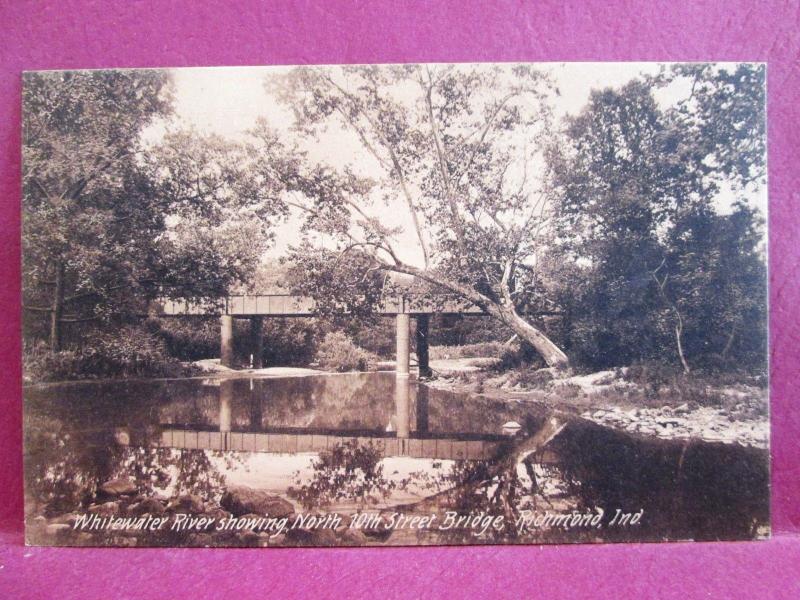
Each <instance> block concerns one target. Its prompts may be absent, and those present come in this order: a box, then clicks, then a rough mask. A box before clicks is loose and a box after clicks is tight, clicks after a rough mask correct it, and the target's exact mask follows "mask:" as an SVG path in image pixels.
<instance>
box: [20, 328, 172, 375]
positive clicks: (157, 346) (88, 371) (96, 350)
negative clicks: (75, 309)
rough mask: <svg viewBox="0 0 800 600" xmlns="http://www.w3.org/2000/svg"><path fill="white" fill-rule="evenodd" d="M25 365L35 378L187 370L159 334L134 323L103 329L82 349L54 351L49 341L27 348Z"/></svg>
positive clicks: (162, 372)
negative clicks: (114, 330)
mask: <svg viewBox="0 0 800 600" xmlns="http://www.w3.org/2000/svg"><path fill="white" fill-rule="evenodd" d="M23 368H24V373H25V377H26V379H28V380H31V381H59V380H69V379H91V378H98V377H145V376H147V377H171V376H178V375H181V374H182V373H183V367H182V366H181V364H180V362H178V361H177V360H175V359H174V358H171V357H169V356H168V354H167V352H166V348H165V346H164V343H163V342H162V341H161V340H160V339H159V338H158V337H156V336H154V335H153V334H151V333H149V332H147V331H144V330H143V329H141V328H137V327H133V326H127V327H123V328H122V329H121V330H120V331H119V332H118V333H115V334H111V333H100V334H98V335H97V336H96V337H94V339H93V340H92V341H91V344H90V345H85V346H83V347H81V348H78V349H70V350H64V351H61V352H56V353H52V352H50V351H49V350H48V349H47V346H46V345H45V344H39V345H36V346H34V347H32V348H30V349H28V348H26V349H25V352H24V358H23Z"/></svg>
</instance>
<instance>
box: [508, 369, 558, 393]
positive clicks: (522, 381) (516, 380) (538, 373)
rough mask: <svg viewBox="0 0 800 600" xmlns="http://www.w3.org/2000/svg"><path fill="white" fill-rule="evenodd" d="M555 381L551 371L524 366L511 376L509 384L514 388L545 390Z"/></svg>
mask: <svg viewBox="0 0 800 600" xmlns="http://www.w3.org/2000/svg"><path fill="white" fill-rule="evenodd" d="M553 379H554V375H553V372H552V371H551V370H550V369H540V368H538V366H524V367H520V368H518V369H516V370H515V371H513V372H512V373H511V374H510V375H509V377H508V383H509V384H510V385H512V386H514V385H521V386H522V387H523V388H544V387H547V384H549V383H550V382H551V381H553Z"/></svg>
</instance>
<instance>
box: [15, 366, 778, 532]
mask: <svg viewBox="0 0 800 600" xmlns="http://www.w3.org/2000/svg"><path fill="white" fill-rule="evenodd" d="M24 395H25V415H24V426H25V468H26V474H25V478H26V523H27V536H28V540H29V542H31V543H39V544H68V545H112V544H114V545H116V544H121V545H189V546H193V545H209V546H217V545H261V546H263V545H309V544H310V545H340V544H351V545H352V544H356V545H367V544H441V543H448V544H451V543H528V542H534V543H537V542H584V541H585V542H598V541H656V540H682V539H701V540H708V539H752V538H756V537H764V536H765V535H767V534H768V532H769V528H768V522H769V457H768V453H767V452H766V451H764V450H759V449H755V448H749V447H743V446H738V445H734V444H718V443H707V442H702V441H700V440H680V441H678V440H675V441H670V440H659V439H650V438H645V437H640V436H632V435H629V434H625V433H622V432H617V431H613V430H611V429H607V428H604V427H601V426H599V425H596V424H593V423H590V422H587V421H584V420H581V419H578V418H574V417H565V416H563V415H557V416H556V417H554V416H553V413H552V412H551V411H549V410H548V408H547V407H545V406H542V405H539V404H535V403H531V402H524V401H513V400H511V401H506V400H490V399H486V398H482V397H480V396H471V395H467V394H463V393H454V392H450V391H447V390H441V389H433V388H429V387H427V386H425V385H424V384H420V383H418V382H417V381H416V380H414V379H413V378H412V379H411V380H408V379H405V380H404V379H398V378H395V376H394V374H392V373H358V374H331V375H322V374H321V375H309V376H302V377H286V378H275V377H270V378H231V379H224V378H222V379H220V378H210V379H200V378H195V379H175V380H154V381H102V382H80V383H61V384H47V385H36V386H28V387H26V388H25V391H24ZM548 419H557V425H558V427H555V426H554V429H553V433H554V437H553V438H552V440H548V442H549V443H547V444H546V445H545V446H543V447H539V446H536V445H535V444H534V442H537V440H538V438H536V434H537V432H540V431H541V430H542V428H543V427H545V426H546V424H547V423H548ZM553 422H554V423H555V422H556V421H553ZM515 424H516V425H515ZM517 426H518V427H517ZM119 481H123V482H129V484H130V488H131V489H128V490H115V489H112V488H113V486H109V485H108V482H119ZM104 484H105V485H104ZM248 494H249V495H250V496H248ZM245 496H246V497H247V498H249V497H251V496H252V497H254V498H256V501H255V503H253V502H250V503H249V504H248V502H247V501H246V498H245ZM242 498H245V500H242ZM259 502H260V504H259ZM270 502H272V504H270ZM254 506H255V507H264V506H266V507H267V508H265V509H263V510H261V511H260V513H261V514H262V515H263V513H265V511H266V512H267V513H268V514H272V512H274V513H275V514H272V516H273V517H274V516H275V515H276V514H278V513H280V514H281V515H282V516H284V517H286V518H287V519H288V521H289V523H290V524H291V523H292V522H294V521H295V520H297V519H298V516H299V518H300V519H301V523H300V525H298V526H297V527H296V530H294V531H291V530H290V531H286V530H283V531H280V532H278V533H277V534H276V533H275V531H274V530H272V531H261V532H260V533H253V532H246V531H241V530H238V531H237V530H234V531H218V530H216V529H214V528H213V527H212V528H206V529H205V530H202V531H199V530H188V531H187V530H174V529H170V528H169V527H166V528H163V529H160V530H158V531H156V532H142V531H137V532H135V533H130V534H126V533H125V532H114V533H113V534H112V533H109V532H108V531H93V530H89V531H87V530H85V529H84V530H81V529H80V528H78V527H76V526H75V522H76V519H78V518H79V517H80V515H89V514H92V515H99V516H103V517H123V516H141V515H144V514H150V513H153V514H158V515H162V516H166V517H171V518H173V521H174V515H176V514H184V513H197V514H199V515H206V516H208V517H209V518H214V519H217V520H219V519H221V518H226V517H232V516H236V517H239V516H243V513H247V510H251V511H252V510H253V507H254ZM270 506H273V507H277V508H274V509H271V508H269V507H270ZM242 507H245V508H242ZM270 511H271V512H270ZM329 514H336V515H341V516H342V518H343V519H344V520H345V521H344V524H342V523H341V522H336V523H333V524H332V525H331V526H330V527H329V528H327V529H326V528H324V527H320V528H318V529H313V528H309V526H308V522H307V521H306V522H303V521H302V519H305V518H307V517H308V516H314V517H315V518H321V517H322V516H324V515H329ZM353 515H364V517H362V520H364V521H366V519H367V518H368V517H374V519H373V521H374V522H373V523H372V525H370V526H369V527H368V528H366V529H365V528H361V529H358V527H356V525H357V523H355V524H354V525H353V526H352V527H350V528H349V529H350V531H346V530H347V529H348V527H347V524H348V523H350V522H354V519H353ZM558 515H562V516H563V515H572V520H571V521H569V522H567V523H566V524H565V523H564V522H563V520H555V521H554V520H553V519H556V517H557V516H558ZM619 515H623V516H624V515H628V517H626V518H625V522H624V523H620V520H619V519H620V517H619ZM636 515H638V517H637V516H636ZM256 516H258V513H257V515H256ZM457 517H458V518H459V519H460V520H457ZM495 517H497V518H498V519H499V521H498V522H494V521H492V519H493V518H495ZM415 518H416V520H414V519H415ZM425 518H428V519H431V521H429V522H424V519H425ZM615 518H617V520H616V522H615ZM376 519H377V520H376ZM447 519H450V521H449V524H450V526H449V527H445V526H444V524H445V523H448V521H447ZM470 519H471V520H470ZM537 519H538V520H537ZM631 521H634V522H633V523H631ZM421 522H424V523H427V524H425V525H424V526H420V523H421ZM487 523H491V524H490V525H487ZM334 529H336V531H334ZM353 529H358V530H357V531H355V532H353Z"/></svg>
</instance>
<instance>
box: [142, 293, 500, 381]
mask: <svg viewBox="0 0 800 600" xmlns="http://www.w3.org/2000/svg"><path fill="white" fill-rule="evenodd" d="M154 312H155V313H156V314H158V315H160V316H174V317H179V316H193V315H205V316H209V315H214V316H219V319H220V364H222V365H223V366H226V367H233V363H234V356H233V319H249V321H250V348H251V352H252V355H253V368H256V369H260V368H262V367H263V366H264V364H263V354H264V348H263V340H264V336H263V319H264V318H270V317H273V318H276V317H313V316H315V315H316V314H317V311H316V308H315V304H314V300H313V299H312V298H309V297H305V296H294V295H290V294H263V295H235V296H228V297H226V298H224V299H220V300H219V301H218V302H190V301H186V300H166V299H165V300H160V301H158V302H156V303H154ZM342 313H343V314H344V313H346V310H345V309H342ZM374 313H375V314H378V315H384V316H388V317H394V318H395V320H396V322H397V367H396V373H397V376H398V377H408V375H409V372H410V364H411V344H410V331H411V319H412V318H413V319H414V320H415V321H416V327H415V334H416V342H417V364H418V366H419V374H420V376H429V375H430V374H431V369H430V364H429V363H430V361H429V355H428V335H429V327H430V325H429V323H430V315H431V314H438V315H472V316H483V315H485V314H486V313H484V312H483V311H482V310H481V309H480V308H478V307H477V306H475V305H473V304H470V303H469V302H466V301H460V300H454V299H444V300H441V301H437V300H431V299H413V298H407V297H398V298H387V299H385V300H384V301H383V302H382V303H381V304H380V305H379V306H377V307H376V308H375V310H374Z"/></svg>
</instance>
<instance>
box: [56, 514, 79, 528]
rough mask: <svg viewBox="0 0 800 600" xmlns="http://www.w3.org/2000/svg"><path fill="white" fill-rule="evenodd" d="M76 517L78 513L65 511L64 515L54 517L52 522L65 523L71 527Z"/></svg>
mask: <svg viewBox="0 0 800 600" xmlns="http://www.w3.org/2000/svg"><path fill="white" fill-rule="evenodd" d="M77 519H78V515H76V514H75V513H67V514H65V515H61V516H59V517H56V518H55V520H54V522H55V523H66V524H67V525H69V526H70V527H72V526H73V525H74V524H75V521H76V520H77Z"/></svg>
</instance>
